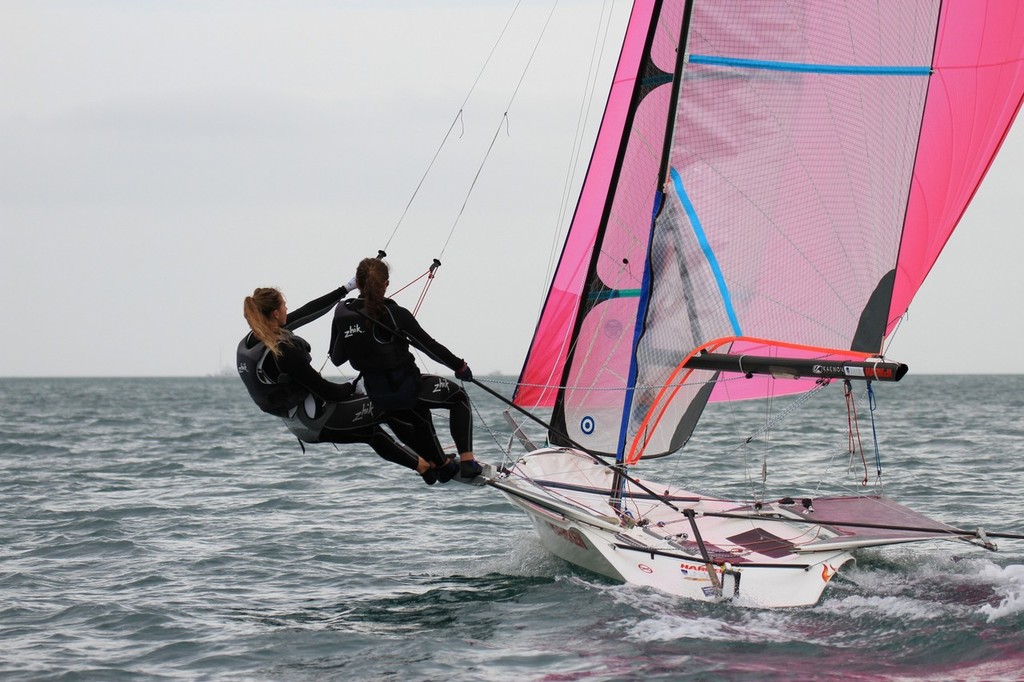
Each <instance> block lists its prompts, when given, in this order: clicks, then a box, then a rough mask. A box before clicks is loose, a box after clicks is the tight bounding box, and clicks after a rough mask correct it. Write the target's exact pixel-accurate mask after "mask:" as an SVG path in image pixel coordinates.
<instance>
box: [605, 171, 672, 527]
mask: <svg viewBox="0 0 1024 682" xmlns="http://www.w3.org/2000/svg"><path fill="white" fill-rule="evenodd" d="M664 201H665V193H664V192H660V191H659V192H656V193H655V195H654V206H653V207H652V208H651V222H650V227H649V228H648V229H649V231H650V237H649V238H648V240H647V257H646V258H645V259H644V277H643V281H642V282H641V283H640V300H639V301H637V304H636V320H635V321H634V324H633V350H632V352H631V353H630V354H629V378H628V379H627V381H626V387H627V388H626V395H625V396H623V398H624V400H623V403H622V421H621V422H620V424H619V442H618V443H617V444H616V446H615V462H616V463H617V464H621V463H622V462H623V461H624V460H625V458H626V438H627V436H628V435H629V418H630V415H631V414H632V413H633V396H634V394H635V393H636V378H637V376H638V374H639V371H638V367H637V358H636V350H637V346H639V345H640V337H641V336H642V335H643V332H644V323H645V321H646V317H647V305H648V304H649V303H650V297H651V266H650V264H651V244H652V243H653V241H654V240H653V238H652V237H653V233H654V223H655V220H656V218H657V216H658V214H659V213H660V212H661V204H662V203H663V202H664ZM619 485H620V486H621V487H620V488H619V492H624V491H625V489H626V480H625V479H622V480H621V481H620V482H619ZM619 507H620V509H621V508H623V504H622V500H621V499H620V500H619Z"/></svg>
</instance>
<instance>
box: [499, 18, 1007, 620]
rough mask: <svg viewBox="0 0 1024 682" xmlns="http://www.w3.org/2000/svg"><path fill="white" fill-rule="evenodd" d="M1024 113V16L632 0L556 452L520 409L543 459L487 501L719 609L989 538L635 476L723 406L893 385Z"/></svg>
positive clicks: (811, 590) (823, 500)
mask: <svg viewBox="0 0 1024 682" xmlns="http://www.w3.org/2000/svg"><path fill="white" fill-rule="evenodd" d="M1022 97H1024V10H1022V9H1021V7H1020V5H1019V3H1017V2H1016V1H1014V0H1003V1H996V0H993V1H988V2H986V1H983V0H944V1H939V0H880V1H872V2H861V1H859V0H854V1H853V2H843V3H837V2H820V1H817V0H815V1H812V0H808V1H805V2H801V1H797V0H787V1H786V2H781V1H780V2H756V3H751V2H748V1H747V0H689V1H686V0H636V2H635V3H634V5H633V8H632V11H631V13H630V16H629V20H628V25H627V27H626V30H625V33H624V38H623V43H622V47H621V52H620V56H619V60H618V64H617V67H616V70H615V74H614V79H613V82H612V85H611V87H610V90H609V96H608V100H607V104H606V108H605V112H604V115H603V118H602V121H601V125H600V128H599V131H598V134H597V138H596V143H595V147H594V150H593V153H592V156H591V161H590V165H589V168H588V170H587V174H586V177H585V180H584V182H583V185H582V189H581V193H580V197H579V200H578V203H577V206H576V210H575V213H574V216H573V219H572V222H571V225H570V229H569V232H568V235H567V238H566V242H565V245H564V248H563V251H562V254H561V257H560V260H559V264H558V267H557V270H556V272H555V274H554V276H553V280H552V282H551V286H550V289H549V292H548V295H547V298H546V301H545V303H544V306H543V309H542V312H541V314H540V317H539V321H538V323H537V326H536V330H535V334H534V337H533V340H532V343H531V346H530V349H529V352H528V354H527V357H526V360H525V364H524V366H523V369H522V373H521V375H520V377H519V381H518V384H517V388H516V392H515V394H514V398H513V401H512V402H513V404H514V405H515V406H516V407H517V409H519V410H520V411H521V412H523V413H525V414H530V415H535V414H536V413H537V412H536V411H537V410H539V409H550V410H551V412H550V415H551V416H550V420H549V421H543V420H541V422H542V423H544V424H545V426H546V427H547V434H546V442H543V443H542V444H540V445H537V444H535V442H534V439H532V438H531V437H529V436H528V435H526V433H525V432H524V431H523V430H522V429H521V428H520V427H521V423H520V422H518V421H515V420H514V419H510V421H512V423H513V426H514V427H515V428H516V433H517V434H518V435H519V436H520V440H521V442H522V444H523V445H524V446H525V447H524V450H525V452H524V454H522V455H521V456H515V457H511V458H509V459H508V460H507V461H506V463H505V464H504V465H503V466H502V467H500V469H499V472H498V473H497V474H496V475H495V477H494V478H493V480H492V481H491V482H490V483H491V484H492V485H493V486H495V487H496V488H498V489H499V490H500V491H501V492H502V493H503V494H504V495H505V496H506V497H507V498H508V500H510V501H511V502H512V503H513V504H514V505H515V506H516V507H518V508H519V509H521V510H522V511H523V512H525V513H526V515H527V516H528V517H529V518H530V520H531V521H532V524H533V527H534V529H535V530H536V532H537V534H538V536H539V538H540V540H541V542H542V543H543V544H544V546H545V547H546V549H548V550H549V551H550V552H552V553H554V554H555V555H557V556H559V557H562V558H563V559H565V560H567V561H569V562H572V563H574V564H576V565H578V566H580V567H583V568H585V569H588V570H590V571H593V572H596V573H598V574H602V575H604V576H607V577H609V578H612V579H614V580H618V581H622V582H625V583H631V584H635V585H641V586H649V587H652V588H655V589H657V590H661V591H664V592H667V593H670V594H673V595H679V596H682V597H688V598H692V599H697V600H704V601H718V600H733V601H735V602H737V603H741V604H748V605H752V606H758V607H792V606H801V605H810V604H814V603H816V602H817V601H818V600H820V598H821V596H822V593H823V591H824V590H825V588H826V586H827V585H828V584H829V581H830V579H831V578H832V577H833V576H834V575H835V574H836V572H837V571H838V570H840V568H841V567H842V566H843V565H844V564H846V563H847V562H849V561H850V560H851V559H852V558H853V556H854V552H856V551H857V550H860V549H862V548H868V547H879V546H884V545H894V544H902V543H912V542H922V541H927V542H930V543H933V544H936V540H943V539H948V540H958V541H967V542H972V543H975V544H979V545H981V546H984V547H988V548H994V542H993V539H994V538H995V537H996V535H995V534H992V533H988V534H986V533H985V531H984V530H980V529H975V530H971V529H962V528H957V527H954V526H951V525H947V524H946V523H943V522H940V521H937V520H934V519H931V518H929V517H927V516H925V515H923V514H921V513H918V512H916V511H914V510H912V509H910V508H908V507H906V506H903V505H901V504H899V503H897V502H896V501H895V500H892V499H890V498H889V497H887V496H885V495H884V494H882V493H881V492H878V491H874V490H873V491H872V492H871V493H869V494H859V493H858V494H851V495H840V496H831V497H830V496H820V497H800V498H796V497H780V498H773V499H759V498H754V499H747V500H729V499H722V498H717V497H710V496H708V495H706V494H703V493H702V492H698V491H697V489H699V490H704V489H705V488H708V487H709V486H711V485H712V484H713V481H707V480H702V481H699V482H697V483H698V485H695V486H689V487H680V486H675V485H669V484H665V483H659V482H655V481H653V480H648V479H647V478H645V477H643V476H642V475H641V473H640V472H642V471H643V464H644V462H645V461H647V460H650V459H652V458H655V457H660V456H663V455H669V454H672V455H673V456H674V457H683V458H686V457H688V454H687V453H688V452H689V448H684V446H686V445H687V444H688V441H690V438H691V435H692V434H693V433H694V429H695V428H696V426H697V424H698V422H699V420H700V419H701V416H702V414H703V413H704V412H705V409H706V408H707V406H708V405H709V404H710V403H719V402H723V401H738V400H747V399H755V398H758V397H767V396H772V397H775V398H778V397H780V396H786V395H800V394H806V393H807V392H810V391H825V390H838V389H837V388H836V387H840V386H850V385H856V386H860V387H864V386H869V387H870V386H874V385H875V384H884V383H885V382H893V381H899V380H900V379H901V378H902V377H903V376H904V375H905V374H906V372H907V366H906V365H904V364H902V363H900V362H897V361H894V360H891V359H889V358H887V357H886V356H885V354H884V349H885V344H886V341H887V339H888V338H889V337H890V336H891V334H892V333H893V331H894V329H895V327H896V326H897V324H898V323H899V321H900V320H901V318H902V317H903V316H904V313H905V312H906V311H907V309H908V306H909V304H910V302H911V300H912V299H913V297H914V295H915V293H916V292H917V291H918V289H919V288H920V286H921V284H922V282H923V281H924V280H925V277H926V276H927V274H928V272H929V270H930V269H931V267H932V265H933V264H934V263H935V260H936V258H937V257H938V255H939V253H940V251H941V250H942V248H943V246H944V245H945V243H946V241H947V239H948V238H949V236H950V234H951V233H952V231H953V230H954V228H955V227H956V225H957V223H958V222H959V220H960V218H961V217H962V215H963V213H964V211H965V209H966V207H967V205H968V203H969V202H970V200H971V198H972V196H973V194H974V192H975V191H976V189H977V187H978V186H979V184H980V182H981V181H982V179H983V177H984V175H985V173H986V171H987V169H988V167H989V164H990V163H991V161H992V159H993V157H994V156H995V154H996V153H997V151H998V149H999V147H1000V144H1001V142H1002V140H1003V138H1004V136H1005V135H1006V133H1007V131H1008V130H1009V128H1010V126H1011V125H1012V123H1013V120H1014V118H1015V116H1016V114H1017V112H1018V110H1019V109H1020V106H1021V101H1022ZM514 414H515V413H511V415H514ZM533 418H535V419H536V417H535V416H534V417H533ZM692 446H693V444H692V443H691V447H692ZM681 468H682V469H683V470H685V463H684V464H683V466H682V467H681ZM690 487H692V488H695V489H693V490H691V489H689V488H690ZM1003 536H1004V537H1019V536H1012V535H1009V534H1004V535H1003Z"/></svg>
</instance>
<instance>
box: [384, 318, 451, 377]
mask: <svg viewBox="0 0 1024 682" xmlns="http://www.w3.org/2000/svg"><path fill="white" fill-rule="evenodd" d="M388 310H390V311H391V313H392V315H393V316H394V318H395V324H397V325H398V329H399V330H400V331H403V332H405V333H406V335H407V336H408V337H409V341H410V342H411V343H412V345H414V346H416V347H417V348H419V349H420V350H422V351H424V352H425V353H426V354H427V355H429V356H430V357H431V358H432V359H433V360H436V361H437V362H440V363H441V364H442V365H444V366H445V367H447V368H448V369H450V370H452V371H453V372H458V371H459V370H460V369H462V367H463V366H464V365H465V364H466V362H465V361H464V360H463V359H462V358H460V357H456V355H455V354H454V353H452V352H451V351H450V350H448V349H447V348H446V347H445V346H443V345H441V344H440V343H438V342H437V341H435V340H434V338H433V337H431V336H430V334H428V333H427V332H425V331H423V327H421V326H420V323H419V322H417V321H416V318H415V317H413V316H412V313H410V312H409V311H408V310H406V309H405V308H403V307H402V306H400V305H397V304H394V305H389V306H388Z"/></svg>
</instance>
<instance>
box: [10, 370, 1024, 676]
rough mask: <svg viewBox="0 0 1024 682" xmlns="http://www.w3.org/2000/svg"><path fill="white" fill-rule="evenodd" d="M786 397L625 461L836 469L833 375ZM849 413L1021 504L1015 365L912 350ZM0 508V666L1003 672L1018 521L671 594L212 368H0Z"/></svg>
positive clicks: (1015, 511)
mask: <svg viewBox="0 0 1024 682" xmlns="http://www.w3.org/2000/svg"><path fill="white" fill-rule="evenodd" d="M482 379H484V380H485V381H491V382H492V383H491V384H490V385H491V386H492V387H493V388H494V389H495V390H499V391H501V392H505V393H507V391H508V386H507V384H503V383H500V382H499V381H498V380H497V379H496V378H493V377H484V378H482ZM470 391H471V394H472V396H473V398H474V402H475V405H476V408H477V411H478V417H477V420H478V421H477V433H476V440H477V452H478V455H479V456H480V457H482V458H484V459H488V460H491V461H495V462H497V461H500V459H501V456H502V448H503V447H504V446H505V445H506V436H505V435H504V434H505V433H506V432H507V428H506V427H504V422H503V420H502V417H501V412H502V411H503V408H504V405H503V404H502V403H501V402H500V401H499V400H497V399H495V398H494V397H492V396H490V395H488V394H486V393H485V392H483V391H481V390H480V389H478V388H476V387H470ZM791 403H792V401H789V402H787V401H776V403H775V404H774V405H772V406H771V407H772V413H771V414H772V415H773V416H774V415H775V414H779V413H783V412H785V411H786V409H787V406H788V405H790V404H791ZM802 409H804V412H805V414H804V415H803V416H802V417H801V416H800V415H796V414H794V415H791V416H790V417H789V418H788V419H787V420H786V421H784V422H783V423H782V424H780V425H779V426H778V428H777V429H776V430H775V431H774V432H773V435H772V441H771V448H770V449H768V450H766V448H765V446H764V445H761V444H756V443H755V444H752V445H750V446H747V447H742V443H743V440H744V439H745V437H746V436H748V435H750V433H751V432H753V431H756V429H757V427H758V425H759V424H763V423H764V422H765V419H766V418H770V417H766V414H767V412H766V405H765V404H764V403H745V404H742V405H740V406H738V407H735V408H733V409H730V410H721V409H719V408H717V407H716V408H715V409H713V410H711V411H710V414H709V415H708V418H706V419H705V420H704V421H703V422H702V424H701V425H700V427H699V428H698V431H697V433H696V434H695V435H694V437H693V440H692V441H691V444H690V445H689V446H688V447H687V449H686V451H685V452H686V455H685V456H681V457H672V458H666V459H662V460H656V461H655V462H652V463H650V464H649V465H648V466H649V467H650V468H649V469H645V470H643V471H642V475H644V476H645V477H648V476H649V477H654V478H659V477H660V478H662V479H671V480H675V481H678V482H680V483H684V484H686V485H688V486H689V487H691V488H693V489H696V490H700V491H705V492H708V493H714V494H720V495H735V496H740V497H749V496H750V495H752V494H759V491H760V486H761V483H760V472H761V467H762V461H763V458H764V457H765V456H766V455H767V457H768V464H767V471H768V482H767V485H768V491H767V492H766V496H767V497H775V496H781V495H785V494H805V493H807V492H813V491H814V490H816V489H818V488H817V485H818V483H817V479H816V478H812V476H811V474H810V473H809V472H810V471H812V470H814V471H815V472H821V471H825V470H827V471H828V472H829V476H830V477H833V478H838V479H839V480H841V481H843V482H845V483H847V484H850V486H851V487H852V488H856V487H857V484H858V483H859V480H860V478H861V477H862V475H863V468H864V463H863V462H862V461H861V459H860V457H859V455H858V456H857V457H856V458H854V460H853V462H852V467H851V462H850V457H849V455H848V454H847V453H846V448H847V426H848V421H847V411H846V407H845V405H844V400H843V397H842V390H841V388H838V387H835V388H833V387H830V388H829V389H826V390H825V391H822V392H821V394H820V395H819V396H816V397H815V399H814V400H813V401H810V402H808V403H807V404H806V405H803V406H802ZM873 415H874V421H875V426H876V428H877V433H878V436H877V440H878V443H879V450H880V456H881V462H882V467H883V474H882V482H883V485H884V490H885V492H886V494H888V495H890V496H891V497H894V498H896V499H897V500H898V501H900V502H902V503H904V504H907V505H908V506H911V507H913V508H915V509H917V510H918V511H921V512H924V513H928V514H930V515H931V516H934V517H936V518H938V519H940V520H943V521H946V522H948V523H952V524H956V525H962V526H970V527H972V528H973V527H976V526H983V527H984V528H986V529H988V530H993V531H999V530H1001V531H1008V532H1016V533H1021V532H1024V505H1022V504H1021V499H1022V497H1024V376H914V375H912V374H911V375H909V376H908V377H907V378H905V379H904V380H903V382H901V383H900V384H898V385H891V386H885V387H881V388H878V389H876V409H875V411H874V413H873ZM859 417H860V424H861V440H862V442H864V444H865V446H866V447H867V448H868V455H867V457H866V462H867V469H868V470H869V473H870V478H871V482H872V484H873V483H874V482H875V478H876V475H875V462H874V453H873V450H872V448H873V445H872V443H873V442H874V440H875V437H874V436H873V435H872V427H871V424H870V419H871V413H870V412H869V410H868V409H867V407H866V405H864V404H862V405H861V408H860V411H859ZM751 423H752V424H753V425H751ZM446 426H447V425H446V424H445V422H444V419H443V418H440V417H439V418H438V427H439V431H440V432H442V433H444V431H445V429H446ZM490 429H493V430H495V431H496V432H498V431H500V432H501V435H498V436H496V437H493V438H492V436H491V434H490V433H489V430H490ZM514 451H515V449H514ZM851 468H852V470H850V469H851ZM790 482H793V483H794V485H795V486H796V487H788V486H787V484H788V483H790ZM829 485H831V484H829ZM821 489H822V490H823V489H824V488H821ZM829 490H832V488H829ZM0 514H2V516H0V519H2V522H0V679H4V680H50V679H60V680H80V679H81V680H119V679H126V680H136V679H147V680H162V679H167V680H172V679H174V680H177V679H185V680H517V681H522V680H635V679H644V680H810V679H815V680H855V681H856V680H1016V679H1024V541H1019V540H1001V541H999V545H1000V551H999V552H997V553H992V552H988V551H986V550H984V549H981V548H977V547H974V546H971V545H968V544H966V543H949V542H946V543H937V544H936V545H932V546H917V545H908V546H903V547H894V548H890V549H887V550H868V551H865V552H862V553H861V554H859V555H858V560H857V563H856V564H855V565H854V564H849V565H848V566H847V567H846V568H844V570H843V571H841V572H840V573H839V575H838V576H836V577H835V578H834V579H833V580H832V582H831V583H830V585H829V587H828V589H827V590H826V592H825V595H824V597H823V599H822V600H821V602H820V603H819V604H817V605H816V606H813V607H809V608H799V609H786V610H756V609H749V608H741V607H737V606H734V605H731V604H729V603H721V604H702V603H694V602H689V601H686V600H683V599H680V598H674V597H668V596H665V595H663V594H659V593H657V592H654V591H651V590H648V589H640V588H636V587H631V586H627V585H620V584H616V583H612V582H610V581H608V580H606V579H604V578H601V577H598V576H595V575H592V574H589V573H586V572H583V571H581V570H579V569H576V568H574V567H573V566H570V565H568V564H566V563H564V562H562V561H561V560H559V559H556V558H554V557H553V556H551V555H549V554H548V553H546V552H545V550H544V549H543V548H542V547H541V546H540V544H539V542H538V541H537V540H536V537H535V535H534V533H533V531H532V529H531V526H530V523H529V521H528V519H527V518H526V517H525V516H523V515H522V514H521V513H520V512H517V511H516V510H515V509H513V508H512V507H511V505H510V504H508V503H507V502H505V500H504V498H502V497H501V495H500V494H499V493H498V492H497V491H496V490H494V489H492V488H489V487H483V488H476V487H471V486H467V485H461V484H458V483H455V482H453V483H449V484H447V485H443V486H442V485H435V486H432V487H428V486H425V485H423V483H422V482H421V480H420V479H419V477H418V476H416V475H415V474H414V473H412V472H410V471H408V470H405V469H401V468H399V467H396V466H395V465H393V464H389V463H387V462H385V461H384V460H382V459H380V458H378V457H376V456H375V455H374V454H373V453H372V452H370V451H368V450H367V449H366V448H364V447H361V446H342V447H340V448H338V449H335V448H334V447H333V446H331V445H316V446H309V447H307V449H306V451H305V453H303V452H302V450H301V449H300V448H299V446H298V443H297V442H296V441H295V440H294V438H292V437H291V436H290V435H289V434H288V432H287V431H286V430H285V429H284V427H283V425H281V424H280V422H278V421H277V420H275V419H274V418H273V417H269V416H266V415H263V414H261V413H260V412H259V411H258V410H257V409H256V407H255V406H254V405H253V404H252V403H251V401H250V400H249V399H248V396H247V395H246V393H245V390H244V388H243V387H242V385H241V383H240V382H239V381H238V380H237V379H235V378H213V377H210V378H188V379H0Z"/></svg>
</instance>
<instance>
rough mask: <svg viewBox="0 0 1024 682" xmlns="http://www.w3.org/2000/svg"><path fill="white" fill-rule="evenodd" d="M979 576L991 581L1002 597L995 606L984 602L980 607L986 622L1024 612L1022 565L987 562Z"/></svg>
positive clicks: (1023, 573)
mask: <svg viewBox="0 0 1024 682" xmlns="http://www.w3.org/2000/svg"><path fill="white" fill-rule="evenodd" d="M981 578H982V579H984V580H987V581H990V582H992V583H993V587H994V589H995V592H996V594H997V595H998V596H999V597H1001V598H1002V601H1000V602H999V604H998V605H997V606H992V605H991V604H985V605H984V606H982V607H981V612H982V613H983V614H985V616H986V617H987V618H988V622H990V623H991V622H992V621H994V620H998V619H999V618H1005V617H1006V616H1012V615H1016V614H1018V613H1022V612H1024V566H1022V565H1020V564H1011V565H1009V566H1005V567H1003V566H997V565H996V564H989V565H988V566H985V567H984V568H983V569H982V571H981Z"/></svg>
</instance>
